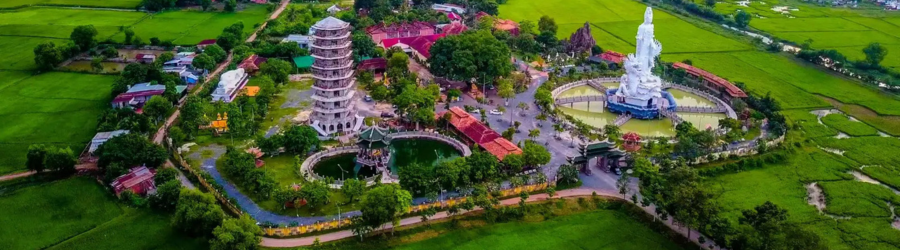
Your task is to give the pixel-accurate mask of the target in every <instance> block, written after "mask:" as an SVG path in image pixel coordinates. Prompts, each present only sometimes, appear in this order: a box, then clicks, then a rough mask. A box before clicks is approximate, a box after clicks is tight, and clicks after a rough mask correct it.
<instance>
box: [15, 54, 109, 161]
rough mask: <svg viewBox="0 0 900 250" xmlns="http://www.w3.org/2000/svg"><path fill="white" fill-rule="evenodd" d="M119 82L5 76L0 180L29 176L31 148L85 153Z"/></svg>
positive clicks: (73, 75) (92, 77)
mask: <svg viewBox="0 0 900 250" xmlns="http://www.w3.org/2000/svg"><path fill="white" fill-rule="evenodd" d="M113 79H114V77H113V76H103V75H89V74H79V73H61V72H50V73H44V74H40V75H35V76H29V75H27V74H26V73H23V72H17V71H9V72H2V71H0V120H2V121H14V122H3V123H0V155H2V157H0V174H5V173H9V172H15V171H20V170H24V169H25V166H24V163H25V152H26V151H27V148H28V146H29V145H30V144H34V143H44V144H54V145H59V146H69V147H71V148H72V150H73V151H75V152H76V153H80V152H81V150H82V149H83V148H84V147H85V145H86V143H87V142H88V141H90V139H91V137H93V135H94V134H95V133H96V131H95V129H96V126H97V118H98V116H99V115H100V113H101V112H102V111H103V109H105V108H106V106H107V105H108V102H109V100H110V94H109V93H110V90H111V88H112V82H113Z"/></svg>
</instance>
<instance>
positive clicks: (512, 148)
mask: <svg viewBox="0 0 900 250" xmlns="http://www.w3.org/2000/svg"><path fill="white" fill-rule="evenodd" d="M446 112H449V113H450V114H451V116H450V124H451V125H453V127H454V128H456V130H458V131H459V132H460V133H462V134H463V135H465V136H466V137H467V138H469V140H472V141H473V142H475V143H476V144H478V145H479V146H481V147H482V148H484V150H486V151H487V152H488V153H491V154H492V155H494V157H497V159H499V160H501V161H502V160H503V158H505V157H506V155H508V154H521V153H522V149H520V148H519V147H518V146H516V144H514V143H512V142H510V141H509V140H506V138H503V137H502V136H500V134H499V133H497V132H496V131H494V130H493V129H491V128H488V127H487V126H485V125H484V124H482V123H481V122H480V121H478V119H476V118H475V117H473V116H472V115H471V114H469V113H467V112H466V111H465V110H463V109H461V108H459V107H451V108H450V110H448V111H446ZM442 116H443V114H440V115H439V116H438V117H442Z"/></svg>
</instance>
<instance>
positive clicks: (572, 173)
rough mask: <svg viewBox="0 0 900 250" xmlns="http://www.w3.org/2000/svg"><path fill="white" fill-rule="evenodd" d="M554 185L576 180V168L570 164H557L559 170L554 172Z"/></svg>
mask: <svg viewBox="0 0 900 250" xmlns="http://www.w3.org/2000/svg"><path fill="white" fill-rule="evenodd" d="M556 177H557V181H556V185H560V184H572V183H577V182H578V169H576V168H575V166H572V165H568V164H565V165H562V166H559V170H557V172H556Z"/></svg>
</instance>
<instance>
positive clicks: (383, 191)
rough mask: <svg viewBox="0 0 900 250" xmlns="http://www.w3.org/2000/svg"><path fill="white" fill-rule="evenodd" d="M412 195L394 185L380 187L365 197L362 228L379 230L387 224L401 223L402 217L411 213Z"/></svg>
mask: <svg viewBox="0 0 900 250" xmlns="http://www.w3.org/2000/svg"><path fill="white" fill-rule="evenodd" d="M410 204H412V195H410V194H409V192H407V191H406V190H403V189H401V188H400V186H397V185H394V184H388V185H379V186H378V187H375V188H373V189H371V190H369V191H368V192H366V195H365V196H363V199H362V202H361V203H360V207H361V208H362V209H360V210H361V211H360V212H362V214H361V215H360V217H361V218H362V223H361V225H360V226H366V227H369V228H378V227H380V226H382V225H384V224H385V223H387V222H391V221H394V222H399V220H400V216H401V215H403V214H405V213H406V212H408V211H409V205H410Z"/></svg>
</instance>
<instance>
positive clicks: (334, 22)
mask: <svg viewBox="0 0 900 250" xmlns="http://www.w3.org/2000/svg"><path fill="white" fill-rule="evenodd" d="M349 25H350V24H349V23H347V22H344V21H341V19H337V18H335V17H331V16H330V17H326V18H325V19H322V20H321V21H319V22H317V23H316V24H315V25H313V27H314V28H316V29H318V30H336V29H342V28H345V27H347V26H349Z"/></svg>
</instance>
